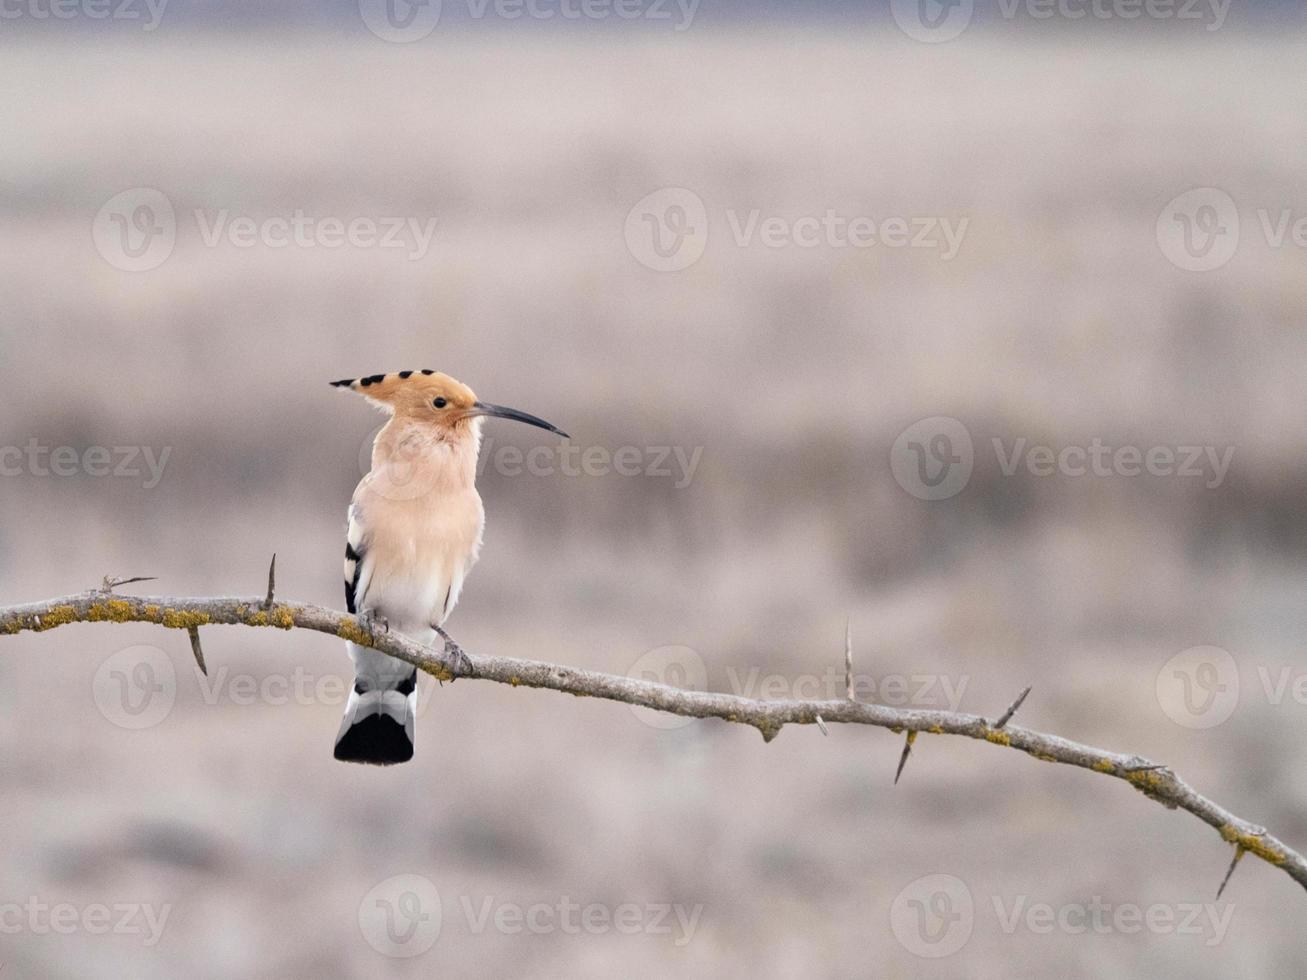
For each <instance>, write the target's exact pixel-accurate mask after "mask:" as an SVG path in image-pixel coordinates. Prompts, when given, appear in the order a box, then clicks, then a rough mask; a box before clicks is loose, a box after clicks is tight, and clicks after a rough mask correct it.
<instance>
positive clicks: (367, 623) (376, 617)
mask: <svg viewBox="0 0 1307 980" xmlns="http://www.w3.org/2000/svg"><path fill="white" fill-rule="evenodd" d="M359 622H360V623H362V624H363V628H364V629H365V630H367V631H368V632H369V633H371V634H372V635H373V636H376V635H377V625H378V624H380V626H381V629H382V631H383V632H386V633H389V632H390V622H389V621H388V620H387V619H386V617H385V616H383V615H381V613H379V612H377V611H376V610H375V609H364V610H363V611H362V612H361V613H359Z"/></svg>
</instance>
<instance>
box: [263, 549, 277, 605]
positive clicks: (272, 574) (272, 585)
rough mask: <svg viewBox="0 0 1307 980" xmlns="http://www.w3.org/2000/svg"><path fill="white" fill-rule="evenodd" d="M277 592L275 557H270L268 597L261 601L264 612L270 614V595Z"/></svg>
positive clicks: (274, 555)
mask: <svg viewBox="0 0 1307 980" xmlns="http://www.w3.org/2000/svg"><path fill="white" fill-rule="evenodd" d="M276 590H277V556H276V554H275V553H274V554H273V556H272V564H271V565H269V566H268V597H267V598H266V599H264V600H263V610H264V612H272V594H273V593H274V592H275V591H276Z"/></svg>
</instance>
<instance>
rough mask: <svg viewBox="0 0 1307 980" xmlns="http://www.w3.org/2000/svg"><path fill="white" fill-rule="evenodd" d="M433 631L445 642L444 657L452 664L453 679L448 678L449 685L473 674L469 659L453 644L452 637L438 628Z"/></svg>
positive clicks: (460, 648) (461, 649)
mask: <svg viewBox="0 0 1307 980" xmlns="http://www.w3.org/2000/svg"><path fill="white" fill-rule="evenodd" d="M435 629H436V632H437V633H439V634H440V638H441V639H442V640H444V641H445V656H446V657H448V658H449V659H451V660H452V661H453V662H454V663H453V667H454V669H453V672H452V673H453V677H451V678H450V683H453V681H454V680H456V679H457V678H459V677H471V676H472V673H473V667H472V660H471V658H470V657H468V655H467V654H466V653H464V652H463V648H462V647H460V646H459V645H458V644H457V643H455V642H454V638H453V637H452V636H450V635H449V634H448V633H446V632H445V631H444V630H443V629H441V628H440V627H439V626H437V627H436V628H435Z"/></svg>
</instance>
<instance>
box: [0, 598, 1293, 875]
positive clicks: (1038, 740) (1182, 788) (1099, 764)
mask: <svg viewBox="0 0 1307 980" xmlns="http://www.w3.org/2000/svg"><path fill="white" fill-rule="evenodd" d="M116 584H119V583H117V582H112V581H111V580H106V588H102V589H100V590H97V591H91V592H84V593H81V594H78V595H72V596H64V597H62V598H58V599H49V600H46V601H44V602H35V603H30V604H27V605H21V606H10V607H5V608H0V636H3V635H16V634H19V633H23V632H38V633H39V632H45V631H46V630H51V629H55V628H57V627H60V626H64V625H67V624H69V623H102V622H111V623H154V624H156V625H159V626H164V627H168V628H170V629H179V630H183V631H185V632H187V633H189V634H190V635H191V636H192V639H193V642H196V643H198V630H199V629H200V628H202V627H208V626H219V625H242V626H270V627H275V628H279V629H285V630H289V629H296V628H298V629H309V630H315V631H317V632H319V633H327V634H330V635H332V636H335V637H338V638H340V639H345V640H350V641H352V642H354V643H358V644H361V645H363V646H369V647H373V648H375V649H377V650H380V651H382V652H383V653H387V654H389V655H390V656H392V657H397V658H399V659H400V660H403V661H406V662H408V663H411V664H413V665H414V666H415V667H418V668H419V669H421V670H424V671H426V672H427V673H429V674H432V675H434V676H435V677H437V678H440V679H441V680H454V679H456V678H475V679H479V680H487V681H495V682H497V683H500V684H510V685H512V686H514V687H537V688H544V689H547V690H551V691H561V692H563V693H566V694H572V695H575V696H577V697H593V698H603V699H605V700H609V701H619V702H622V703H624V704H633V705H640V706H643V707H646V708H653V709H654V710H657V711H667V712H670V713H672V714H676V715H683V716H687V717H691V718H719V719H721V720H723V721H728V722H735V723H738V724H743V725H751V726H753V727H754V728H756V729H758V731H759V732H760V733H761V734H762V737H763V739H764V740H765V741H768V742H770V741H771V740H772V739H773V738H775V737H776V735H777V734H779V732H780V731H781V729H782V727H784V726H785V725H812V724H816V725H820V726H821V727H822V729H823V731H824V730H825V725H824V724H823V723H838V722H843V723H845V724H857V725H872V726H875V727H877V728H888V729H890V730H891V731H893V732H897V733H910V734H911V733H921V734H931V735H964V736H966V737H967V738H974V739H980V740H983V741H986V742H990V743H992V744H995V745H1000V746H1003V747H1006V748H1012V749H1017V750H1019V751H1021V752H1025V753H1026V754H1027V755H1031V756H1034V757H1035V758H1036V759H1040V760H1042V761H1044V762H1055V763H1061V764H1063V765H1069V766H1078V767H1080V768H1082V769H1089V770H1092V771H1093V772H1097V773H1101V774H1103V775H1106V776H1112V777H1114V778H1116V779H1121V780H1124V781H1125V782H1127V783H1129V784H1130V785H1131V786H1133V787H1134V788H1135V789H1137V790H1139V791H1140V792H1142V793H1143V794H1144V795H1146V796H1148V797H1149V798H1151V799H1153V800H1155V801H1156V802H1158V803H1160V804H1162V805H1163V806H1166V807H1168V808H1170V809H1180V810H1185V811H1188V812H1189V813H1191V814H1193V815H1194V816H1196V817H1197V818H1198V819H1199V820H1201V821H1203V822H1204V823H1205V824H1208V825H1209V826H1211V827H1213V828H1214V829H1215V830H1216V831H1217V832H1218V833H1219V834H1220V836H1221V839H1222V840H1224V841H1226V842H1227V843H1228V844H1231V845H1233V846H1234V848H1235V860H1236V861H1237V858H1238V857H1240V856H1242V855H1243V854H1244V853H1251V854H1255V855H1256V856H1257V857H1259V858H1261V859H1262V860H1263V861H1266V862H1268V863H1269V864H1272V865H1274V866H1275V867H1277V868H1280V869H1281V870H1282V871H1284V872H1285V873H1286V874H1287V875H1289V876H1290V877H1291V878H1293V880H1294V881H1296V882H1298V884H1299V885H1301V886H1302V887H1303V888H1307V859H1304V857H1303V856H1302V855H1301V854H1299V853H1298V852H1297V851H1295V850H1294V849H1292V848H1291V847H1289V846H1288V845H1286V844H1284V843H1283V842H1282V841H1280V840H1279V839H1278V838H1276V837H1273V836H1271V835H1270V834H1269V833H1267V831H1266V829H1265V828H1263V827H1258V826H1256V825H1255V824H1252V823H1250V822H1249V821H1247V820H1244V819H1242V818H1240V817H1237V816H1235V815H1234V814H1233V813H1231V812H1230V811H1229V810H1227V809H1225V808H1224V807H1222V806H1220V805H1219V804H1217V803H1216V802H1214V801H1212V800H1209V799H1208V798H1207V797H1205V796H1202V795H1201V794H1199V793H1198V792H1197V791H1195V790H1194V789H1193V788H1192V787H1191V786H1189V785H1188V784H1187V783H1186V782H1184V780H1182V779H1181V778H1180V777H1179V776H1177V775H1176V774H1175V773H1174V772H1172V771H1171V769H1170V768H1168V767H1166V766H1161V765H1157V764H1155V763H1153V762H1150V761H1149V760H1148V759H1145V758H1142V757H1140V756H1137V755H1123V754H1121V753H1117V752H1108V751H1105V750H1103V749H1098V748H1094V747H1092V746H1089V745H1082V744H1080V743H1078V742H1073V741H1070V740H1069V739H1065V738H1062V737H1060V736H1058V735H1051V734H1047V733H1044V732H1037V731H1033V730H1031V729H1028V728H1023V727H1021V726H1019V725H1014V724H1010V723H1009V721H1008V719H1009V718H1010V717H1011V715H1012V713H1013V712H1014V711H1015V710H1016V708H1017V707H1018V706H1019V705H1020V701H1021V698H1019V699H1018V700H1017V702H1016V704H1014V705H1013V707H1012V708H1011V709H1010V710H1009V711H1008V712H1007V713H1006V714H1005V715H1004V716H1003V717H1002V718H1001V719H1000V720H998V721H996V722H991V721H989V720H988V719H986V718H983V717H981V716H979V715H970V714H963V713H960V712H952V711H920V710H912V709H903V708H890V707H886V706H884V705H878V704H866V703H864V702H860V701H856V700H853V699H852V698H851V697H850V698H845V699H841V700H828V701H799V700H782V701H760V700H755V699H752V698H745V697H739V696H737V695H732V694H715V693H712V692H706V691H687V690H681V689H680V688H675V687H670V686H668V685H666V684H655V683H652V682H650V681H642V680H636V679H634V678H630V677H621V676H617V675H615V674H605V673H601V672H599V671H593V670H581V669H578V668H574V667H566V666H563V665H560V664H550V663H541V662H539V661H534V660H518V659H514V658H511V657H486V656H475V655H463V656H458V655H455V653H453V652H451V651H448V650H436V649H433V648H430V647H424V646H422V645H420V644H418V643H416V642H414V641H413V640H410V639H408V638H407V637H405V636H403V635H401V634H399V633H396V632H385V631H384V630H382V629H374V630H370V629H368V628H367V626H365V625H364V624H363V623H361V622H360V621H359V619H358V618H357V617H355V616H351V615H349V614H347V613H343V612H338V611H336V610H333V609H327V608H325V607H323V606H314V605H309V604H307V603H301V602H272V601H270V597H271V593H272V587H271V583H270V584H269V590H268V596H257V597H253V598H244V599H241V598H179V597H173V596H155V597H134V596H119V595H115V594H113V592H112V588H113V587H114V585H116ZM848 656H850V654H849V653H848V652H847V651H846V657H848ZM846 663H847V661H846ZM1022 698H1024V694H1023V695H1022ZM906 754H907V753H906V751H905V753H904V760H906ZM900 771H901V768H900ZM1231 870H1233V864H1232V865H1231ZM1227 880H1228V875H1227ZM1221 887H1222V888H1224V883H1223V884H1222V886H1221ZM1218 896H1219V892H1218Z"/></svg>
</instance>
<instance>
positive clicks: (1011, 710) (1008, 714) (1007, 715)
mask: <svg viewBox="0 0 1307 980" xmlns="http://www.w3.org/2000/svg"><path fill="white" fill-rule="evenodd" d="M1029 693H1030V688H1028V687H1027V688H1026V689H1025V690H1024V691H1022V692H1021V693H1020V694H1018V695H1017V699H1016V700H1015V701H1013V702H1012V704H1011V705H1009V706H1008V709H1007V711H1004V712H1003V717H1002V718H1000V719H999V720H998V721H996V722H995V723H994V729H995V730H998V729H1000V728H1002V727H1003V726H1004V725H1006V724H1007V723H1008V722H1009V721H1011V720H1012V716H1013V715H1014V714H1016V713H1017V709H1018V708H1020V707H1021V703H1022V702H1023V701H1025V700H1026V696H1027V695H1028V694H1029Z"/></svg>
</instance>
